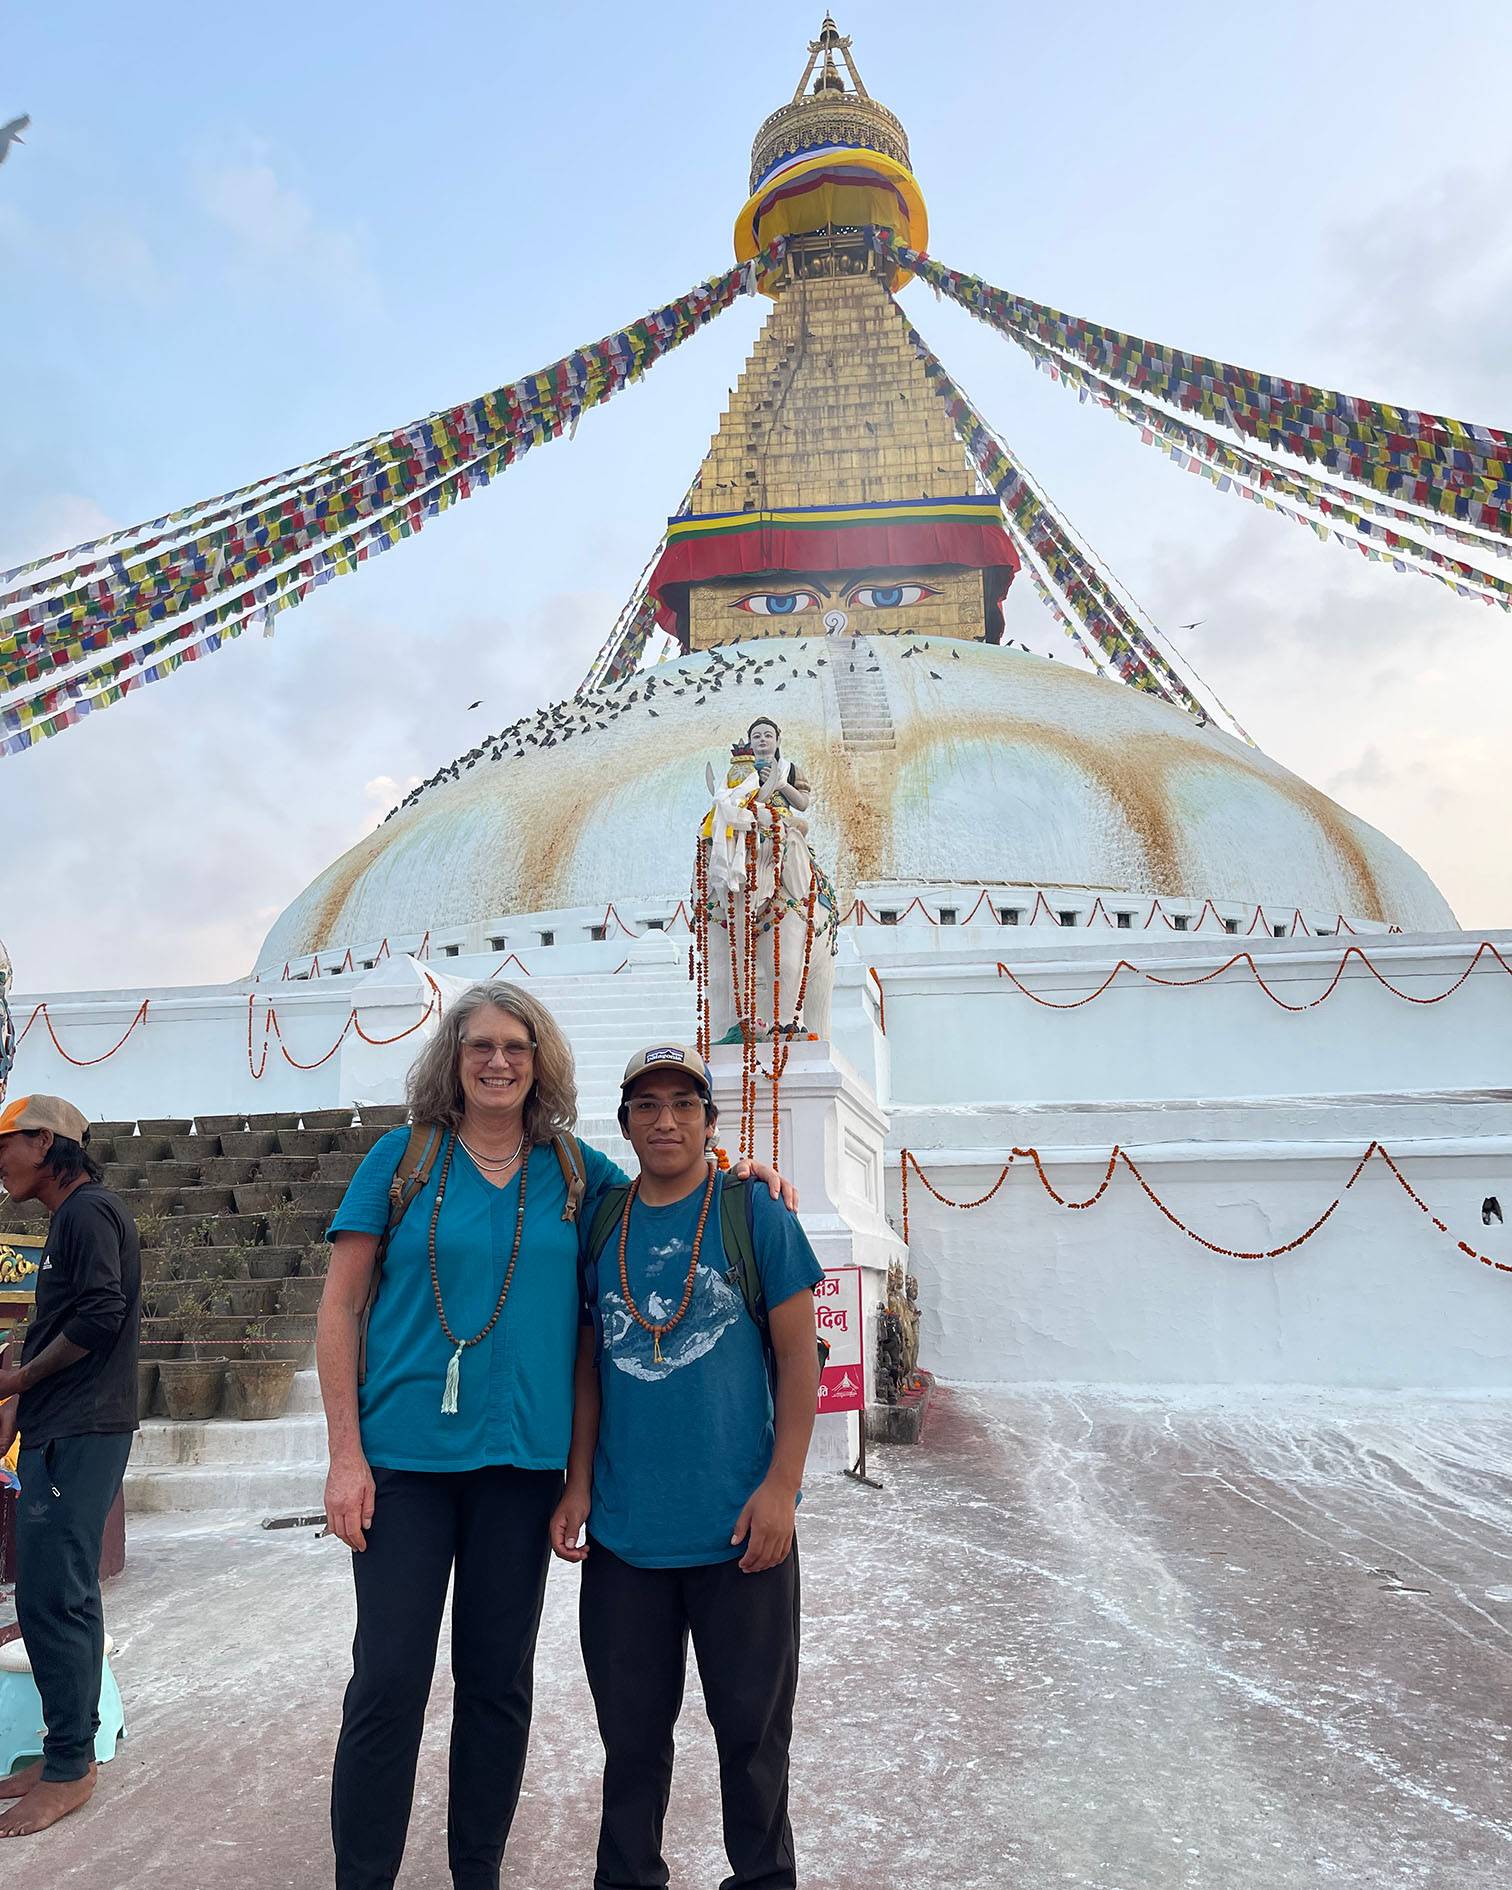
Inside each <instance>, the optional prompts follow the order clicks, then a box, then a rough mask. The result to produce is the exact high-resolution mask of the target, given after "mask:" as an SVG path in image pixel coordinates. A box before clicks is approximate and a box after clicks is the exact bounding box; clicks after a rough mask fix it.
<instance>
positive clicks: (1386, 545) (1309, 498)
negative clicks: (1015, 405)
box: [947, 291, 1512, 610]
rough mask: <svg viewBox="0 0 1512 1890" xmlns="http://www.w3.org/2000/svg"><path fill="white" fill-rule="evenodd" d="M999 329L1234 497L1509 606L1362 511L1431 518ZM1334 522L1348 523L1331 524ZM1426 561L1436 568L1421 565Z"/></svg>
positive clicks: (1483, 573) (1510, 598)
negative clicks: (1209, 428)
mask: <svg viewBox="0 0 1512 1890" xmlns="http://www.w3.org/2000/svg"><path fill="white" fill-rule="evenodd" d="M947 292H948V291H947ZM957 299H959V298H957ZM962 305H963V306H966V307H968V308H970V312H971V313H973V314H977V315H980V314H981V311H980V310H979V309H977V308H975V307H971V306H970V304H967V303H963V304H962ZM984 319H988V318H984ZM993 325H997V324H993ZM1003 332H1005V333H1008V334H1009V338H1010V339H1012V340H1014V341H1016V342H1017V343H1018V344H1019V345H1020V346H1021V347H1023V348H1024V349H1025V351H1026V352H1027V353H1028V354H1029V355H1030V356H1031V358H1032V359H1033V360H1034V362H1035V364H1036V366H1038V367H1039V368H1040V369H1041V370H1042V371H1043V372H1046V373H1048V374H1049V375H1050V377H1051V378H1052V379H1054V380H1058V381H1060V382H1062V383H1063V384H1064V385H1065V386H1068V387H1072V388H1075V389H1076V390H1077V391H1078V393H1079V394H1080V396H1081V398H1082V399H1083V400H1086V399H1089V398H1090V399H1092V400H1095V401H1096V402H1097V404H1098V405H1099V406H1103V407H1106V408H1108V409H1110V410H1111V411H1113V412H1114V413H1116V414H1117V415H1118V417H1119V418H1120V419H1122V420H1124V421H1127V422H1128V423H1129V424H1130V425H1132V426H1135V427H1137V428H1138V429H1139V433H1140V438H1141V439H1142V440H1143V441H1144V443H1145V444H1146V445H1147V446H1148V445H1153V446H1155V447H1157V448H1158V449H1159V450H1160V451H1161V452H1163V453H1165V454H1166V456H1167V457H1168V458H1169V459H1170V460H1171V461H1172V463H1173V464H1175V465H1177V466H1179V467H1181V468H1182V469H1183V470H1184V471H1187V472H1192V473H1196V474H1198V475H1199V476H1201V477H1202V478H1204V479H1206V480H1207V481H1208V482H1209V484H1211V485H1213V486H1215V487H1217V489H1218V490H1219V491H1221V492H1233V493H1234V495H1235V496H1236V497H1237V498H1240V499H1247V500H1249V501H1250V502H1251V503H1259V504H1261V505H1263V506H1264V507H1265V509H1266V510H1267V511H1272V512H1277V513H1279V514H1280V515H1281V516H1282V517H1284V518H1288V519H1291V520H1292V521H1293V522H1294V523H1296V524H1299V525H1305V526H1307V527H1308V528H1309V529H1310V530H1311V531H1312V532H1313V533H1314V534H1315V535H1316V536H1317V537H1319V538H1321V539H1323V540H1324V541H1327V540H1328V539H1329V538H1333V539H1335V540H1336V542H1338V543H1339V544H1341V545H1344V546H1346V547H1347V546H1350V545H1353V546H1354V547H1355V548H1356V549H1357V550H1358V551H1359V552H1360V553H1361V554H1362V555H1363V556H1364V557H1366V558H1368V559H1370V560H1372V561H1373V562H1381V563H1390V564H1391V565H1392V566H1393V567H1394V568H1395V569H1396V570H1398V571H1414V572H1417V574H1418V575H1419V576H1422V577H1431V578H1435V579H1437V580H1438V581H1439V582H1440V583H1442V584H1446V585H1447V586H1448V587H1449V588H1450V589H1451V590H1453V591H1454V592H1455V593H1456V595H1458V596H1461V597H1478V598H1480V599H1481V601H1482V602H1484V603H1488V604H1491V603H1495V604H1500V605H1501V607H1502V609H1504V610H1508V609H1512V582H1509V580H1507V579H1506V578H1503V577H1501V576H1499V575H1498V574H1497V573H1495V572H1493V571H1487V570H1485V569H1483V568H1482V567H1481V566H1479V565H1473V564H1468V563H1466V562H1465V561H1464V560H1463V559H1460V558H1454V557H1450V556H1448V555H1446V554H1445V553H1443V552H1441V551H1438V550H1436V549H1435V548H1434V547H1433V546H1432V545H1429V544H1424V543H1423V542H1422V541H1421V540H1420V539H1417V538H1414V537H1412V536H1411V535H1409V534H1408V533H1406V532H1402V531H1398V530H1395V529H1393V528H1392V527H1391V526H1389V525H1386V524H1375V523H1372V522H1371V519H1369V518H1366V517H1365V516H1363V514H1364V513H1366V512H1369V513H1372V514H1375V515H1376V516H1378V517H1381V518H1392V519H1396V520H1399V521H1406V522H1409V523H1411V524H1413V525H1415V526H1418V527H1419V528H1421V529H1424V530H1427V531H1433V530H1435V529H1437V527H1438V522H1437V521H1435V520H1433V519H1429V518H1418V517H1417V516H1415V515H1414V514H1412V513H1410V512H1407V511H1405V510H1404V509H1402V508H1401V507H1398V506H1392V505H1387V504H1385V503H1383V502H1380V501H1377V500H1375V499H1373V498H1371V497H1370V496H1369V495H1367V494H1365V493H1355V492H1352V491H1350V490H1348V489H1347V488H1345V487H1342V486H1339V485H1337V484H1335V483H1334V482H1333V481H1331V480H1327V479H1324V478H1321V477H1320V476H1318V475H1317V474H1314V473H1310V472H1307V471H1305V470H1301V469H1298V470H1295V471H1290V470H1288V469H1287V468H1285V467H1282V466H1279V465H1276V464H1275V463H1273V462H1272V461H1269V460H1267V459H1263V458H1261V457H1259V456H1258V455H1257V454H1255V453H1252V452H1250V451H1249V450H1248V449H1247V448H1246V447H1244V446H1241V445H1236V444H1232V443H1229V442H1225V441H1223V440H1221V439H1218V438H1217V437H1215V436H1214V435H1213V434H1210V433H1208V432H1206V431H1205V430H1204V429H1202V428H1201V427H1198V426H1196V425H1194V424H1193V423H1191V422H1190V421H1187V420H1184V419H1180V418H1178V417H1176V416H1174V415H1171V414H1168V413H1166V412H1164V411H1163V410H1161V409H1160V408H1157V407H1154V406H1152V405H1151V404H1150V403H1149V402H1147V401H1144V400H1142V399H1140V398H1139V397H1138V396H1137V395H1133V394H1129V393H1126V392H1125V391H1124V390H1123V389H1122V388H1119V387H1117V386H1115V385H1114V384H1113V383H1112V382H1110V381H1107V380H1104V379H1103V378H1102V377H1101V376H1100V375H1097V374H1095V373H1093V372H1092V371H1091V370H1090V369H1088V368H1086V367H1083V366H1082V365H1081V364H1080V363H1079V362H1077V361H1074V360H1071V359H1070V358H1068V357H1067V356H1065V355H1063V354H1061V353H1060V352H1058V351H1057V350H1055V349H1053V348H1051V347H1049V346H1047V345H1046V344H1043V343H1041V342H1040V341H1038V340H1037V339H1036V338H1034V337H1033V336H1030V335H1026V334H1023V333H1020V332H1014V331H1009V330H1006V329H1005V330H1004V331H1003ZM1277 494H1281V495H1283V497H1284V498H1290V499H1293V500H1295V502H1296V504H1297V505H1300V506H1303V507H1306V508H1308V509H1307V510H1306V511H1298V510H1295V509H1294V508H1293V506H1291V505H1288V504H1286V503H1283V502H1282V498H1278V497H1277V496H1276V495H1277ZM1317 513H1322V514H1323V517H1322V518H1318V517H1317V516H1315V514H1317ZM1340 525H1342V526H1345V527H1347V528H1348V529H1347V530H1344V531H1341V530H1339V529H1337V528H1338V527H1339V526H1340ZM1452 535H1453V536H1454V537H1455V538H1457V539H1459V540H1461V541H1463V542H1465V543H1468V544H1471V545H1473V546H1474V547H1475V548H1476V549H1478V550H1480V551H1482V552H1486V553H1493V552H1494V553H1495V554H1496V555H1498V556H1508V555H1512V544H1508V545H1506V546H1502V545H1498V544H1494V543H1493V542H1492V541H1490V540H1488V539H1484V538H1477V537H1474V536H1473V535H1472V534H1470V533H1466V532H1459V531H1454V532H1453V533H1452ZM1424 563H1427V564H1430V565H1432V566H1433V567H1434V568H1433V569H1431V570H1424V569H1423V564H1424Z"/></svg>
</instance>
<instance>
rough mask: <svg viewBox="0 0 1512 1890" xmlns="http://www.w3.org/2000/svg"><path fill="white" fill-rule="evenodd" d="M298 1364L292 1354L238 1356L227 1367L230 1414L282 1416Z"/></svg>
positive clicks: (227, 1393)
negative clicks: (286, 1356) (286, 1355)
mask: <svg viewBox="0 0 1512 1890" xmlns="http://www.w3.org/2000/svg"><path fill="white" fill-rule="evenodd" d="M297 1369H298V1368H297V1367H296V1365H295V1363H294V1360H293V1359H291V1358H247V1359H235V1360H233V1361H232V1362H231V1364H229V1365H228V1366H227V1367H226V1416H227V1417H233V1418H253V1419H267V1418H276V1417H282V1416H283V1414H284V1412H285V1410H287V1408H288V1404H289V1393H290V1392H291V1391H292V1390H293V1389H294V1373H295V1371H296V1370H297Z"/></svg>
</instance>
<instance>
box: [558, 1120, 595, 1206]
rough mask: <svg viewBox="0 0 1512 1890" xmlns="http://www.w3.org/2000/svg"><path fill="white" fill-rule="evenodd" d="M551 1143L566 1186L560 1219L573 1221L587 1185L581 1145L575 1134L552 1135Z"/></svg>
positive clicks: (586, 1173)
mask: <svg viewBox="0 0 1512 1890" xmlns="http://www.w3.org/2000/svg"><path fill="white" fill-rule="evenodd" d="M551 1145H552V1147H553V1148H554V1149H555V1150H556V1158H557V1164H558V1166H559V1167H560V1168H561V1171H562V1180H563V1182H564V1183H565V1184H566V1188H567V1199H566V1200H565V1201H564V1202H563V1203H562V1219H563V1220H564V1221H575V1220H576V1219H577V1216H578V1209H579V1208H580V1207H581V1206H582V1204H583V1191H584V1189H585V1188H586V1187H587V1186H588V1172H587V1169H586V1167H585V1165H584V1162H583V1145H582V1143H581V1142H579V1140H578V1139H577V1137H576V1136H575V1135H554V1136H553V1137H552V1138H551Z"/></svg>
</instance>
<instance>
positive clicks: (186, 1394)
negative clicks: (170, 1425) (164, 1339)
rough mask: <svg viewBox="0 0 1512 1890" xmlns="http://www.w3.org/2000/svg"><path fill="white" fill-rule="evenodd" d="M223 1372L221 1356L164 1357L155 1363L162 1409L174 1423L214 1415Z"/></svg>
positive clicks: (217, 1408)
mask: <svg viewBox="0 0 1512 1890" xmlns="http://www.w3.org/2000/svg"><path fill="white" fill-rule="evenodd" d="M225 1375H226V1366H225V1361H224V1360H223V1359H188V1358H165V1359H164V1360H163V1361H162V1363H161V1364H160V1365H159V1366H158V1383H159V1384H160V1385H161V1387H162V1391H163V1408H164V1410H165V1411H166V1412H167V1413H168V1415H169V1417H170V1418H172V1419H173V1421H174V1422H175V1423H176V1424H186V1423H194V1422H199V1421H201V1420H203V1419H205V1418H212V1417H214V1416H215V1414H216V1412H217V1411H219V1409H220V1401H221V1385H222V1382H223V1380H224V1378H225Z"/></svg>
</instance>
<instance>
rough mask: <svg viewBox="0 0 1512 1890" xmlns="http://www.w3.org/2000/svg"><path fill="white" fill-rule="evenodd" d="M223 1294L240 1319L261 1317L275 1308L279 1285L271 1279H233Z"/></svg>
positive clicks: (225, 1287) (223, 1290)
mask: <svg viewBox="0 0 1512 1890" xmlns="http://www.w3.org/2000/svg"><path fill="white" fill-rule="evenodd" d="M222 1295H223V1297H224V1298H225V1299H226V1301H227V1303H228V1304H229V1305H230V1308H231V1311H232V1313H233V1314H234V1315H235V1316H236V1318H238V1319H261V1318H262V1316H263V1315H264V1313H270V1312H272V1310H273V1302H274V1300H275V1298H276V1297H277V1295H278V1287H277V1285H276V1284H275V1283H274V1282H273V1281H271V1280H231V1281H229V1282H228V1283H227V1284H226V1285H225V1286H224V1287H223V1288H222Z"/></svg>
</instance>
